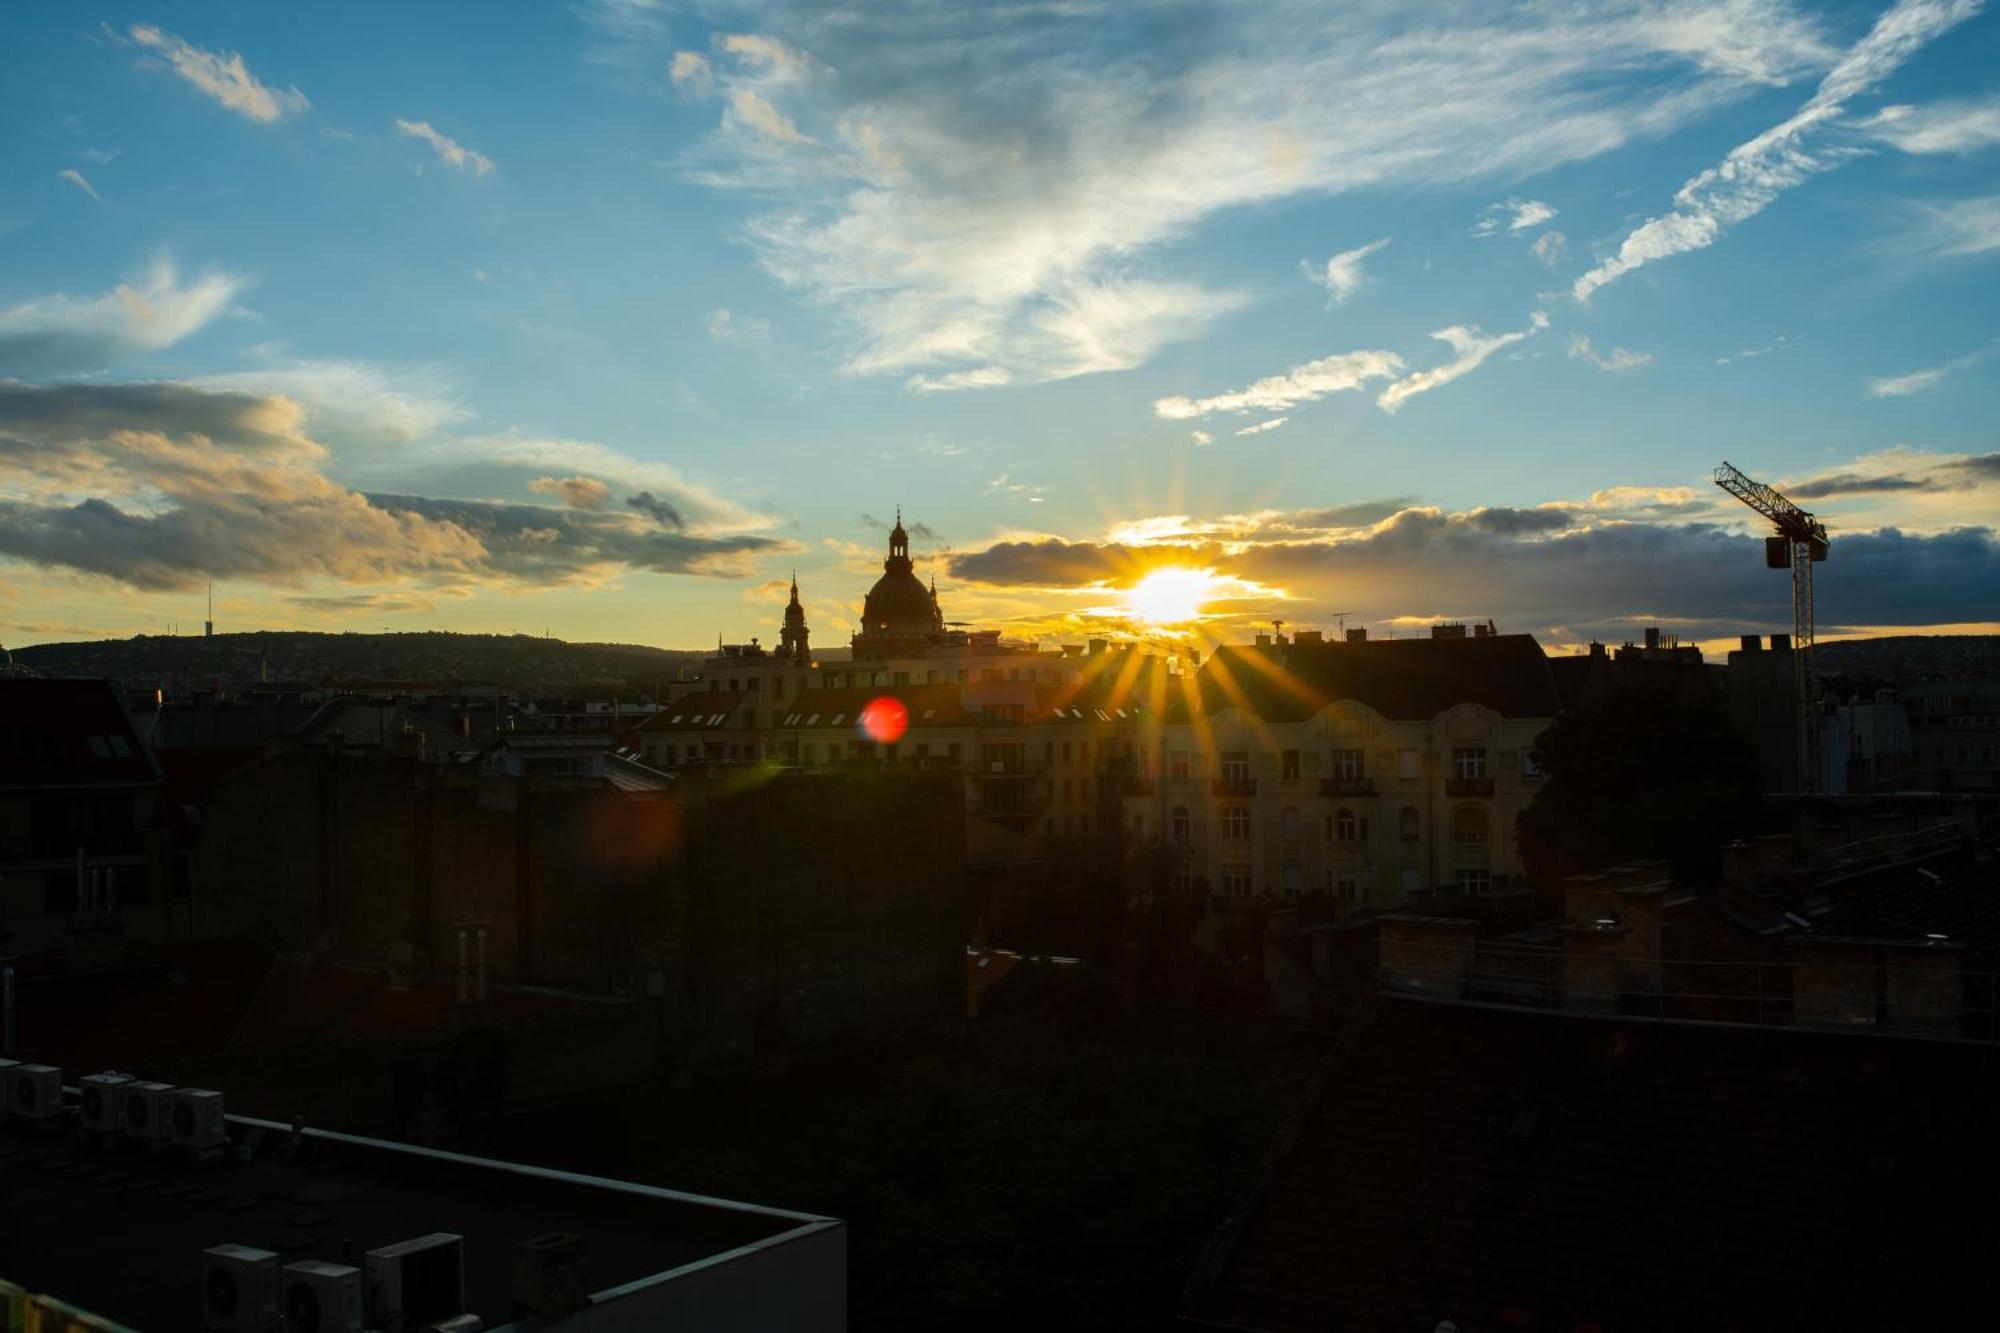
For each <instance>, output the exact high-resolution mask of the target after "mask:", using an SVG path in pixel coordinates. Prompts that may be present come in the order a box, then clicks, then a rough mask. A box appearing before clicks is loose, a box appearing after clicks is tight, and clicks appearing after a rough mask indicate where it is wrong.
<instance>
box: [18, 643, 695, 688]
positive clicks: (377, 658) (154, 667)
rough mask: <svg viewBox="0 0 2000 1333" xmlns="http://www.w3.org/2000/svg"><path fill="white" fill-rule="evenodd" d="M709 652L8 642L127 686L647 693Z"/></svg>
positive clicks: (43, 665) (35, 656) (44, 669)
mask: <svg viewBox="0 0 2000 1333" xmlns="http://www.w3.org/2000/svg"><path fill="white" fill-rule="evenodd" d="M705 656H708V654H707V653H705V652H702V651H700V650H677V649H669V648H648V647H645V646H643V645H640V644H629V643H568V642H565V641H564V640H562V639H540V638H535V637H533V636H531V635H526V634H448V633H444V632H442V631H427V632H422V633H415V634H316V633H307V632H304V631H296V630H273V631H266V632H262V633H256V634H218V635H216V636H215V637H214V638H212V639H205V638H197V637H190V636H184V635H154V634H142V635H140V636H138V637H137V638H132V639H100V640H96V641H94V642H87V643H43V644H36V645H35V646H33V647H31V648H16V649H14V651H13V658H14V661H15V663H16V664H17V665H18V666H23V667H27V668H28V669H30V670H32V671H35V672H38V673H40V674H42V675H45V676H108V677H110V678H112V679H113V680H117V681H120V682H122V683H123V684H124V685H125V686H126V688H127V689H129V690H151V689H153V688H154V687H155V686H165V687H167V688H169V689H192V688H198V687H203V686H214V685H248V684H254V683H255V682H257V681H258V680H260V679H263V680H270V681H282V682H297V683H302V684H313V685H319V684H340V683H352V684H361V683H368V684H374V683H390V682H407V683H410V684H423V685H452V684H471V683H478V684H488V685H497V686H499V687H501V688H503V689H507V690H513V691H519V692H522V693H533V694H564V693H575V692H592V691H621V690H622V691H630V692H635V693H636V692H640V691H650V690H653V689H656V688H658V686H659V685H660V684H661V683H662V682H665V681H668V680H671V679H672V678H673V677H674V675H675V674H676V673H677V672H678V671H680V670H683V669H685V670H686V671H688V672H690V673H692V672H694V671H695V670H697V669H699V666H700V663H701V660H702V659H703V658H704V657H705Z"/></svg>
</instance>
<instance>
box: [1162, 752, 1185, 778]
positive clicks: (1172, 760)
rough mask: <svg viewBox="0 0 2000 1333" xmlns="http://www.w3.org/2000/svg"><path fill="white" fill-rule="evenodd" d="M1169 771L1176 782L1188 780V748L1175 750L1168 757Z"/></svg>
mask: <svg viewBox="0 0 2000 1333" xmlns="http://www.w3.org/2000/svg"><path fill="white" fill-rule="evenodd" d="M1167 772H1168V774H1169V775H1171V776H1172V778H1173V780H1174V781H1175V782H1186V781H1187V775H1188V754H1187V751H1186V750H1175V751H1174V752H1173V754H1172V755H1170V756H1168V759H1167Z"/></svg>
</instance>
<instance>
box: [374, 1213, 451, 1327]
mask: <svg viewBox="0 0 2000 1333" xmlns="http://www.w3.org/2000/svg"><path fill="white" fill-rule="evenodd" d="M362 1265H363V1267H364V1268H365V1270H366V1272H367V1283H368V1327H370V1328H372V1329H382V1330H384V1333H406V1331H407V1330H414V1329H421V1328H423V1327H424V1326H425V1325H427V1324H431V1323H434V1322H436V1321H437V1320H440V1319H449V1318H451V1317H453V1316H454V1315H457V1314H459V1313H460V1312H461V1311H463V1310H464V1309H465V1241H464V1238H463V1237H460V1236H455V1235H453V1234H451V1233H450V1232H448V1231H436V1232H432V1233H431V1234H430V1235H428V1236H418V1237H417V1238H416V1239H414V1240H406V1241H401V1242H399V1243H397V1244H395V1245H385V1246H383V1247H382V1248H381V1249H379V1250H370V1251H368V1253H367V1254H366V1255H364V1256H362Z"/></svg>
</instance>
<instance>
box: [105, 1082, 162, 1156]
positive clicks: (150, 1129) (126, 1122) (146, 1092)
mask: <svg viewBox="0 0 2000 1333" xmlns="http://www.w3.org/2000/svg"><path fill="white" fill-rule="evenodd" d="M173 1091H174V1085H173V1084H171V1083H139V1082H135V1083H127V1084H124V1085H123V1086H121V1087H120V1088H119V1089H118V1100H119V1104H120V1106H119V1112H118V1121H119V1123H120V1124H121V1125H123V1126H124V1127H125V1137H126V1138H128V1139H144V1140H146V1141H147V1142H149V1143H164V1142H166V1140H167V1131H168V1129H169V1128H170V1126H169V1125H168V1123H167V1122H168V1121H169V1120H170V1119H171V1118H172V1117H171V1116H170V1115H169V1114H168V1107H167V1099H168V1097H170V1096H171V1095H172V1094H173Z"/></svg>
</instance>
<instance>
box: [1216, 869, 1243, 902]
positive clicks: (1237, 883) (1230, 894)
mask: <svg viewBox="0 0 2000 1333" xmlns="http://www.w3.org/2000/svg"><path fill="white" fill-rule="evenodd" d="M1222 894H1223V896H1224V897H1225V898H1248V897H1249V896H1250V867H1249V866H1224V867H1222Z"/></svg>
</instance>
